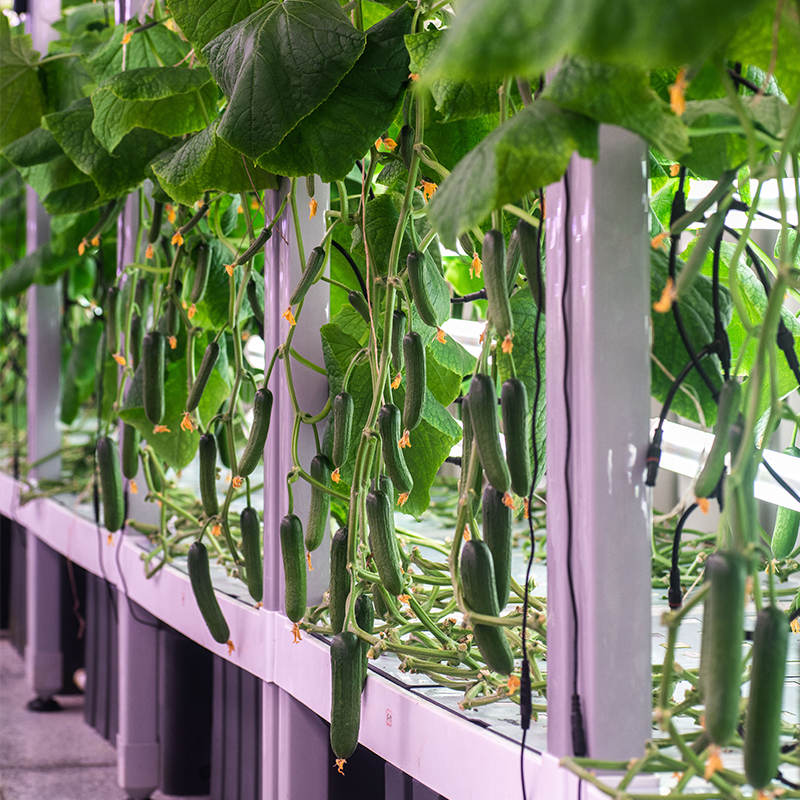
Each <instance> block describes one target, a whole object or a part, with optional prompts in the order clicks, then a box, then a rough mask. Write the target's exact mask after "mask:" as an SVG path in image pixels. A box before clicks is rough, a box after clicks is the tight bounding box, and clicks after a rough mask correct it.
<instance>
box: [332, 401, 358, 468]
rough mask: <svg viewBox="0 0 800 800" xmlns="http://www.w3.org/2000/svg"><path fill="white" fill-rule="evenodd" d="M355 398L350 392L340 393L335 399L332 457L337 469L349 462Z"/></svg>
mask: <svg viewBox="0 0 800 800" xmlns="http://www.w3.org/2000/svg"><path fill="white" fill-rule="evenodd" d="M353 409H354V405H353V396H352V395H351V394H350V393H349V392H339V394H337V395H336V397H334V398H333V446H332V448H331V457H332V459H333V465H334V466H335V467H341V466H342V464H344V462H345V461H346V460H347V446H348V444H349V443H350V434H351V432H352V430H353Z"/></svg>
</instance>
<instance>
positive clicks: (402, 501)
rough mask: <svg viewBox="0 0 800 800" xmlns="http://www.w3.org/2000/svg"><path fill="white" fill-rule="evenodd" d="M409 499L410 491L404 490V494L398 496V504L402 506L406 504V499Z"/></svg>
mask: <svg viewBox="0 0 800 800" xmlns="http://www.w3.org/2000/svg"><path fill="white" fill-rule="evenodd" d="M407 500H408V492H403V493H402V494H401V495H400V496H399V497H398V498H397V505H399V506H401V507H402V506H404V505H405V504H406V501H407Z"/></svg>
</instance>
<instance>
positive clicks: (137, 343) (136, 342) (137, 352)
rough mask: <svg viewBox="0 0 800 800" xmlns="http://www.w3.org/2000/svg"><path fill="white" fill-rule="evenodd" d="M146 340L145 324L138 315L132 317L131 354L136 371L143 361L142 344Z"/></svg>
mask: <svg viewBox="0 0 800 800" xmlns="http://www.w3.org/2000/svg"><path fill="white" fill-rule="evenodd" d="M143 340H144V323H143V322H142V318H141V317H140V316H139V315H138V314H133V316H131V338H130V347H129V352H130V354H131V364H132V366H133V369H134V371H135V370H136V367H138V366H139V362H140V361H141V360H142V344H143Z"/></svg>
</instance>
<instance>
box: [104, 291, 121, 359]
mask: <svg viewBox="0 0 800 800" xmlns="http://www.w3.org/2000/svg"><path fill="white" fill-rule="evenodd" d="M120 305H121V297H120V291H119V289H118V288H117V287H116V286H109V287H108V291H107V292H106V302H105V303H104V304H103V314H104V316H105V319H106V347H107V348H108V352H109V353H110V354H111V355H112V356H113V355H114V353H116V352H118V350H119V323H120V314H121V310H120Z"/></svg>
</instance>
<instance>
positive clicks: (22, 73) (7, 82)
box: [0, 14, 44, 148]
mask: <svg viewBox="0 0 800 800" xmlns="http://www.w3.org/2000/svg"><path fill="white" fill-rule="evenodd" d="M38 60H39V54H38V53H37V52H36V51H35V50H34V49H33V47H32V46H31V37H30V36H25V35H22V34H19V33H16V32H15V33H12V32H11V26H10V25H9V22H8V17H6V16H5V14H0V108H1V109H2V110H3V111H2V115H0V148H3V147H5V146H6V145H7V144H9V143H10V142H13V141H14V140H15V139H19V137H20V136H24V135H25V134H26V133H28V131H30V130H33V129H34V128H36V127H37V126H38V125H39V119H40V117H41V116H42V113H43V111H44V96H43V95H42V87H41V85H40V84H39V76H38V74H37V68H36V65H37V62H38Z"/></svg>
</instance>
